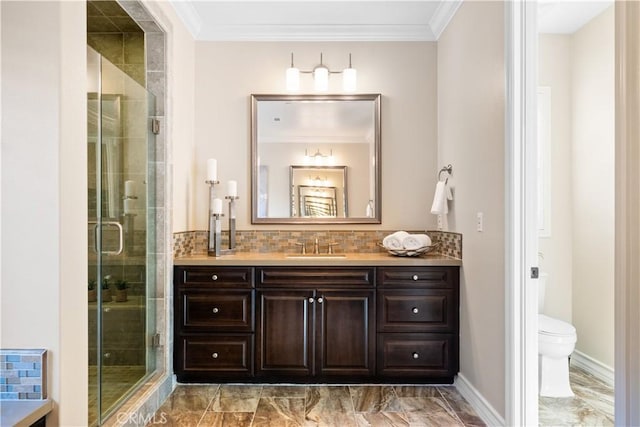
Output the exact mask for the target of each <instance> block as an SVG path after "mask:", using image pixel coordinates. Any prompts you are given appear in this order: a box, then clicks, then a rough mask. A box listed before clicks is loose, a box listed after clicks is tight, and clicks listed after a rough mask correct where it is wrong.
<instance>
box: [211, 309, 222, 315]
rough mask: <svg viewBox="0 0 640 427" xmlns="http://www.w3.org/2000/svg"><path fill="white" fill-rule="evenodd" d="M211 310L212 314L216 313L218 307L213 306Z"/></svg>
mask: <svg viewBox="0 0 640 427" xmlns="http://www.w3.org/2000/svg"><path fill="white" fill-rule="evenodd" d="M211 311H213V314H216V313H217V312H219V311H220V310H218V307H213V310H211Z"/></svg>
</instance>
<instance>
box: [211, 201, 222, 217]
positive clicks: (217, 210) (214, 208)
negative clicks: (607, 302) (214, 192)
mask: <svg viewBox="0 0 640 427" xmlns="http://www.w3.org/2000/svg"><path fill="white" fill-rule="evenodd" d="M211 212H212V213H214V214H218V215H219V214H221V213H222V199H217V198H216V199H213V200H212V201H211Z"/></svg>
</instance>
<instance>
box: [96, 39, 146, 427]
mask: <svg viewBox="0 0 640 427" xmlns="http://www.w3.org/2000/svg"><path fill="white" fill-rule="evenodd" d="M87 72H88V81H89V88H88V93H87V112H88V116H87V120H88V135H87V144H88V147H87V148H88V150H87V151H88V159H87V160H88V162H87V163H88V168H87V169H88V170H87V172H88V189H87V190H88V224H87V227H88V231H89V233H88V235H89V239H88V245H89V250H88V253H89V255H88V266H89V269H88V270H89V277H88V278H87V288H88V291H87V298H88V301H89V302H88V310H89V324H88V326H89V327H88V334H89V349H88V351H89V419H88V425H91V426H98V425H102V424H103V422H104V420H105V419H106V418H108V417H109V416H111V415H112V414H115V413H116V412H117V410H118V408H119V407H120V405H121V404H122V403H123V402H125V401H126V400H127V398H128V397H129V396H131V395H132V394H133V393H134V392H135V391H136V390H137V389H138V388H139V386H140V385H142V384H144V383H145V382H146V380H147V379H148V378H149V377H150V376H151V375H152V374H153V373H154V372H155V370H156V366H155V365H156V362H155V361H156V356H155V354H154V353H155V344H156V341H157V338H156V337H157V335H156V325H155V319H156V317H155V313H156V310H155V307H154V301H155V289H156V284H155V281H156V265H155V263H156V257H155V253H156V250H155V242H156V238H155V235H154V230H155V214H154V209H152V208H150V207H152V206H155V194H156V191H155V182H156V179H155V173H156V171H155V168H154V164H155V163H154V152H155V151H154V150H155V144H154V143H155V135H154V133H153V128H154V121H153V118H152V116H153V114H154V111H155V99H154V97H153V95H152V94H150V93H149V92H148V91H147V90H146V89H145V88H144V87H142V86H141V85H140V84H138V83H137V82H136V81H134V80H133V79H132V78H130V77H129V76H128V75H127V74H125V73H124V72H123V71H121V70H120V69H119V68H117V67H116V66H115V65H113V64H112V63H110V62H109V61H107V60H106V59H104V58H103V57H102V56H101V55H100V54H98V53H97V52H96V51H94V50H93V49H91V48H88V50H87Z"/></svg>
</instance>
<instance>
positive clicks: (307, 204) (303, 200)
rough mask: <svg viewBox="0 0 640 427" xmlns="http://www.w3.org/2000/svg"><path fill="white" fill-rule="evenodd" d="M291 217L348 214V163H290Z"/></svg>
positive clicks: (325, 216)
mask: <svg viewBox="0 0 640 427" xmlns="http://www.w3.org/2000/svg"><path fill="white" fill-rule="evenodd" d="M289 176H290V179H289V182H290V187H289V188H290V189H291V192H290V194H289V197H290V198H291V212H290V213H291V217H292V218H295V217H299V218H347V217H348V216H349V215H348V213H349V210H348V208H347V167H346V166H331V167H322V166H310V167H307V166H291V168H290V173H289Z"/></svg>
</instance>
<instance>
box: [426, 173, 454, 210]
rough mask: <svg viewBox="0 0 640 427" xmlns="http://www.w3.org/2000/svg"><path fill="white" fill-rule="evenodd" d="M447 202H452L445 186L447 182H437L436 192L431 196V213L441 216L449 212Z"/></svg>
mask: <svg viewBox="0 0 640 427" xmlns="http://www.w3.org/2000/svg"><path fill="white" fill-rule="evenodd" d="M447 200H453V195H452V194H451V189H450V188H449V186H448V185H447V181H438V183H437V184H436V191H435V194H434V195H433V204H432V205H431V213H432V214H434V215H442V214H446V213H448V212H449V205H448V203H447Z"/></svg>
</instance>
